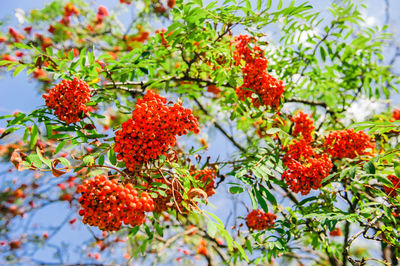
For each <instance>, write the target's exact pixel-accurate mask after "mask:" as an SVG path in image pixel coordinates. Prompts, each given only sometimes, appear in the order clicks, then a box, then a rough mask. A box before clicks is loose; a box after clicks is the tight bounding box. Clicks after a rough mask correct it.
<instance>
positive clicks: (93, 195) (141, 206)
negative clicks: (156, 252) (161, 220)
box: [77, 176, 154, 231]
mask: <svg viewBox="0 0 400 266" xmlns="http://www.w3.org/2000/svg"><path fill="white" fill-rule="evenodd" d="M77 192H78V193H81V197H80V198H79V200H78V201H79V203H80V205H81V207H82V209H81V210H80V211H79V215H81V216H83V223H86V224H89V225H91V226H97V227H99V228H100V229H101V230H103V231H117V230H119V229H120V228H121V226H122V223H124V224H126V225H131V226H138V225H141V224H142V223H144V222H145V219H146V217H145V212H151V211H153V210H154V203H153V199H152V198H151V197H150V195H149V194H147V193H146V192H143V193H142V194H141V195H140V197H139V195H138V192H137V191H136V190H135V189H134V187H133V185H132V184H127V185H126V186H123V185H122V184H118V181H117V179H112V180H109V179H107V178H106V177H105V176H95V177H94V178H92V179H90V180H84V181H83V183H82V185H79V186H78V187H77Z"/></svg>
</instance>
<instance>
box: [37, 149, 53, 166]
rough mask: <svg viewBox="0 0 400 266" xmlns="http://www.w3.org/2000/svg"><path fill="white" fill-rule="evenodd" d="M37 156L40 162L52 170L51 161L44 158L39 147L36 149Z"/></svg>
mask: <svg viewBox="0 0 400 266" xmlns="http://www.w3.org/2000/svg"><path fill="white" fill-rule="evenodd" d="M36 154H37V155H38V156H39V159H40V161H42V162H43V163H44V164H46V165H47V166H48V167H49V168H51V161H50V160H49V159H47V158H43V155H42V153H41V152H40V149H39V147H36Z"/></svg>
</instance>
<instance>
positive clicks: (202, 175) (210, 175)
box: [190, 167, 217, 197]
mask: <svg viewBox="0 0 400 266" xmlns="http://www.w3.org/2000/svg"><path fill="white" fill-rule="evenodd" d="M190 174H191V175H192V176H194V177H195V178H196V179H197V180H200V181H201V184H203V185H204V186H201V185H200V188H202V189H203V190H204V191H205V192H206V193H207V196H208V197H211V196H212V195H214V194H215V191H214V186H215V181H214V180H215V179H216V178H217V173H216V172H215V170H214V169H212V168H209V167H206V168H204V169H203V170H196V171H192V172H191V173H190Z"/></svg>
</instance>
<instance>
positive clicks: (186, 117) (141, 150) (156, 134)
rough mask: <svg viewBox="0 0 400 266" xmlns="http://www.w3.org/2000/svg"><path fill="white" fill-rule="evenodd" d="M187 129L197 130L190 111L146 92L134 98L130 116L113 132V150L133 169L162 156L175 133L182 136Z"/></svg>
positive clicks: (194, 119)
mask: <svg viewBox="0 0 400 266" xmlns="http://www.w3.org/2000/svg"><path fill="white" fill-rule="evenodd" d="M189 131H193V132H194V133H196V134H197V133H199V125H198V123H197V119H196V118H195V117H194V116H193V114H192V110H190V109H185V108H184V107H183V106H182V103H175V104H174V105H172V106H169V105H167V99H166V98H164V97H161V96H160V95H158V94H156V93H154V92H152V91H148V92H147V94H146V95H145V96H144V97H143V99H138V100H137V102H136V105H135V109H134V110H133V111H132V118H131V119H129V120H128V121H126V122H124V123H122V128H121V129H120V130H118V131H117V132H115V146H114V151H115V152H117V153H118V155H117V158H118V160H123V161H124V162H125V166H126V167H127V168H128V169H129V170H130V171H134V170H135V169H136V168H137V166H138V165H140V164H141V163H143V162H147V161H150V160H154V159H157V158H158V157H159V156H160V155H162V154H164V155H165V154H166V152H167V151H168V149H169V148H170V147H172V146H174V145H175V142H176V135H178V136H181V135H186V134H187V133H188V132H189Z"/></svg>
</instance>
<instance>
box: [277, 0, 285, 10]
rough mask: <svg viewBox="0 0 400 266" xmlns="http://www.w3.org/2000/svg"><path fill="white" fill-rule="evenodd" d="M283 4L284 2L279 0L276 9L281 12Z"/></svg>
mask: <svg viewBox="0 0 400 266" xmlns="http://www.w3.org/2000/svg"><path fill="white" fill-rule="evenodd" d="M282 5H283V2H282V0H279V4H278V7H277V8H276V9H278V10H280V9H281V8H282Z"/></svg>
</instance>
